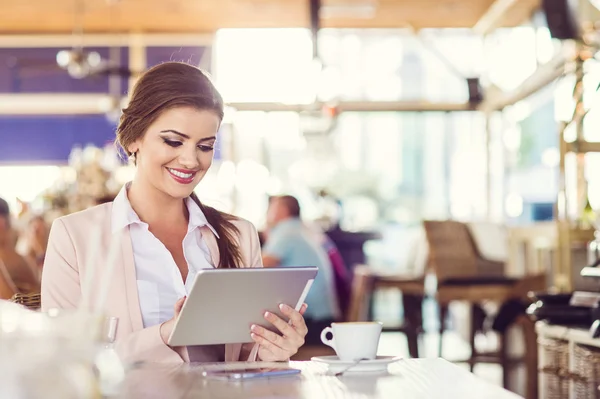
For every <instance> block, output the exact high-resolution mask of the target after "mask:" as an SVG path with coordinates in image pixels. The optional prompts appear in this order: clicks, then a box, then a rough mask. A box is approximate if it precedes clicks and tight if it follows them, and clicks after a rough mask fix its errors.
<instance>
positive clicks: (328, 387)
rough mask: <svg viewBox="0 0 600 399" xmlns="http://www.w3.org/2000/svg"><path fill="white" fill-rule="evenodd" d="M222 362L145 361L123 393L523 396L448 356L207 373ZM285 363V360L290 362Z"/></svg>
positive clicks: (431, 398)
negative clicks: (350, 369) (243, 375)
mask: <svg viewBox="0 0 600 399" xmlns="http://www.w3.org/2000/svg"><path fill="white" fill-rule="evenodd" d="M240 365H248V364H247V363H228V364H221V365H193V364H190V365H183V366H172V367H169V366H158V365H156V366H143V367H140V368H139V369H135V370H131V371H129V372H128V374H127V377H126V379H125V381H124V383H123V386H122V389H121V393H120V395H119V396H117V397H118V398H119V399H121V398H123V399H124V398H128V399H138V398H140V399H141V398H144V399H147V398H172V399H184V398H224V399H225V398H227V399H234V398H307V399H315V398H361V399H367V398H399V397H401V398H403V399H408V398H427V399H436V398H444V399H454V398H456V399H458V398H460V399H469V398H473V399H475V398H477V399H516V398H520V396H518V395H516V394H514V393H511V392H509V391H506V390H504V389H502V388H500V387H498V386H495V385H493V384H491V383H488V382H486V381H484V380H482V379H479V378H477V377H475V375H473V374H471V373H469V372H468V371H467V370H466V369H463V368H460V367H458V366H457V365H455V364H452V363H450V362H448V361H446V360H444V359H404V360H400V361H398V362H396V363H393V364H391V365H389V367H388V372H387V373H385V372H384V373H360V374H359V373H353V374H351V373H347V374H344V375H342V376H340V377H335V376H333V375H329V374H328V373H327V366H326V365H324V364H320V363H316V362H290V364H289V365H290V366H291V367H295V368H299V369H301V370H302V373H301V374H300V375H297V376H289V377H275V378H270V379H257V380H249V381H244V382H226V381H220V380H214V379H209V378H205V377H203V376H202V371H204V370H206V369H223V368H236V367H238V368H239V366H240ZM251 365H252V367H257V366H259V367H274V366H275V367H281V366H282V364H281V363H252V364H251ZM285 365H286V364H283V366H285Z"/></svg>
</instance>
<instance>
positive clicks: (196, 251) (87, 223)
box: [42, 62, 307, 362]
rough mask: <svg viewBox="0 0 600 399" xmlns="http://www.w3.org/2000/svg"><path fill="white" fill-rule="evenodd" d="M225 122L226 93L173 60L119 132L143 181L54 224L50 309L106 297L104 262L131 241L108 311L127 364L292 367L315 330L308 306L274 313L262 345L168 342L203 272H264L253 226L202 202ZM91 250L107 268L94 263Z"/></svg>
mask: <svg viewBox="0 0 600 399" xmlns="http://www.w3.org/2000/svg"><path fill="white" fill-rule="evenodd" d="M222 119H223V101H222V99H221V96H220V95H219V93H218V92H217V90H216V89H215V87H214V86H213V85H212V83H211V82H210V80H209V79H208V78H207V77H206V76H205V75H204V74H203V73H202V72H201V71H200V70H199V69H197V68H195V67H192V66H190V65H187V64H183V63H175V62H168V63H164V64H161V65H158V66H156V67H154V68H152V69H150V70H148V71H147V72H146V73H145V74H144V75H143V76H142V77H141V78H140V80H139V81H138V82H137V84H136V86H135V88H134V89H133V93H132V95H131V99H130V103H129V106H128V107H127V108H126V109H124V110H123V115H122V116H121V119H120V122H119V126H118V128H117V141H118V143H119V144H120V146H121V147H122V148H123V150H124V151H125V152H126V153H127V154H128V155H129V156H130V158H131V159H132V160H133V162H134V163H135V164H136V166H137V171H136V174H135V177H134V179H133V181H132V182H130V183H128V184H127V185H126V186H125V187H123V189H122V190H121V192H120V193H119V194H118V195H117V197H116V198H115V200H114V201H113V202H111V203H107V204H102V205H99V206H96V207H93V208H90V209H88V210H85V211H83V212H78V213H75V214H72V215H69V216H65V217H62V218H59V219H57V220H56V221H55V222H54V223H53V225H52V229H51V232H50V238H49V242H48V248H47V251H46V259H45V261H44V269H43V275H42V276H43V277H42V310H48V309H50V308H66V309H73V308H76V307H77V306H78V305H79V303H80V301H81V300H82V299H87V298H92V299H91V300H92V301H93V300H94V299H93V298H97V297H98V295H99V292H98V290H99V288H98V284H84V282H86V281H94V282H100V281H102V278H101V276H102V271H103V270H102V268H101V267H100V265H105V263H106V257H107V255H106V254H107V253H108V252H109V247H110V246H111V245H110V242H111V241H114V237H115V235H117V237H118V234H121V239H120V240H121V242H120V248H119V252H118V256H117V257H116V259H117V261H116V263H115V264H114V273H113V276H112V278H111V284H110V287H109V291H108V293H107V295H106V304H105V305H104V309H106V314H107V316H113V317H118V318H119V327H118V331H117V342H116V348H117V351H118V352H119V354H120V355H121V357H122V359H123V360H124V361H125V362H130V361H144V360H147V361H171V362H181V361H190V360H200V361H222V360H225V361H237V360H246V359H249V360H254V359H256V358H258V359H259V360H263V361H283V360H287V359H288V358H289V357H290V356H292V355H293V354H294V353H296V351H297V350H298V348H299V347H300V346H302V344H303V343H304V336H305V335H306V333H307V329H306V324H305V323H304V319H303V317H302V313H304V311H305V310H306V306H303V308H302V309H301V311H300V312H297V311H295V310H294V309H292V308H290V307H289V306H285V305H282V312H283V313H284V314H285V315H286V316H288V317H289V318H290V320H291V323H290V324H288V323H286V322H284V321H283V320H282V319H280V318H278V317H277V316H275V315H273V314H271V313H267V314H265V318H266V319H267V321H269V322H270V323H272V324H273V325H274V326H275V327H276V328H277V329H278V330H279V331H280V332H281V335H279V334H275V333H272V332H270V331H268V330H266V329H264V328H262V327H260V326H252V327H251V329H249V331H248V334H249V335H250V336H251V337H252V340H253V341H254V342H255V343H256V344H258V345H254V348H253V345H252V344H245V345H242V344H233V345H225V348H223V347H222V346H214V347H194V348H193V350H192V348H191V347H190V348H185V347H184V348H181V347H170V346H168V344H167V340H168V337H169V336H170V334H171V331H172V330H173V326H174V323H175V320H176V318H177V315H178V314H179V311H180V310H181V307H182V305H183V301H184V300H185V296H186V295H187V293H188V292H189V289H190V288H191V284H192V282H193V277H194V276H195V275H196V273H197V271H198V270H199V269H203V268H207V267H220V268H234V267H262V261H261V253H260V246H259V242H258V235H257V232H256V229H255V228H254V226H253V225H252V224H251V223H249V222H248V221H245V220H243V219H239V218H236V217H234V216H231V215H227V214H224V213H221V212H218V211H216V210H215V209H213V208H210V207H208V206H206V205H203V204H202V203H200V201H199V200H198V198H197V197H196V196H195V194H194V193H193V189H194V188H195V187H196V186H197V185H198V183H199V182H200V181H201V180H202V178H203V177H204V175H205V174H206V172H207V170H208V168H209V167H210V166H211V163H212V159H213V151H214V146H215V141H216V135H217V131H218V130H219V126H220V124H221V121H222ZM94 226H98V228H99V229H100V231H101V234H100V235H101V244H100V248H99V250H98V251H95V250H94V249H93V248H91V244H90V243H89V242H88V241H90V240H89V238H87V237H88V236H89V235H90V233H91V232H92V233H93V228H94ZM93 253H97V255H98V256H97V257H96V258H97V259H94V260H96V262H97V263H96V264H97V265H98V267H90V266H89V265H88V263H91V261H90V260H88V258H94V256H93V255H91V254H93ZM87 273H91V274H92V275H91V276H90V275H87ZM88 286H92V287H89V292H82V290H84V291H85V290H86V288H85V287H88ZM226 288H227V287H223V289H224V290H226ZM231 295H235V293H231ZM239 299H240V300H243V298H239ZM92 303H93V302H92ZM250 330H251V331H250Z"/></svg>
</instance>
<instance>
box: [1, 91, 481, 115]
mask: <svg viewBox="0 0 600 399" xmlns="http://www.w3.org/2000/svg"><path fill="white" fill-rule="evenodd" d="M113 101H114V100H113V99H112V98H111V97H110V96H109V95H108V94H0V115H82V114H104V113H106V112H108V111H109V110H110V108H111V104H113ZM125 101H126V100H125ZM125 101H123V102H122V104H124V103H125ZM227 106H228V107H231V108H233V109H235V110H237V111H265V112H274V111H291V112H302V111H314V110H315V105H314V104H283V103H277V102H269V103H265V102H263V103H248V102H246V103H235V102H233V103H228V104H227ZM316 109H319V107H318V105H317V108H316ZM337 109H338V111H339V112H453V111H472V110H473V109H472V108H471V107H470V105H469V104H468V103H437V102H436V103H433V102H427V101H341V102H340V103H339V104H338V107H337Z"/></svg>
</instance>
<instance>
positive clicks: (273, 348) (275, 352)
mask: <svg viewBox="0 0 600 399" xmlns="http://www.w3.org/2000/svg"><path fill="white" fill-rule="evenodd" d="M250 337H251V338H252V340H253V341H254V342H256V343H257V344H259V345H260V347H261V353H260V360H262V361H266V362H268V361H282V360H285V359H288V358H289V357H290V354H289V353H288V351H286V350H283V349H282V348H280V347H278V346H277V345H275V344H274V343H273V342H271V341H269V340H267V339H266V338H264V337H262V336H260V335H258V334H255V333H251V334H250ZM265 351H266V352H267V353H265ZM294 353H296V351H294Z"/></svg>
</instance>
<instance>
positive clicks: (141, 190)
mask: <svg viewBox="0 0 600 399" xmlns="http://www.w3.org/2000/svg"><path fill="white" fill-rule="evenodd" d="M127 198H128V199H129V203H130V204H131V207H132V208H133V210H134V211H135V213H136V214H137V215H138V217H139V218H140V220H141V221H142V222H145V223H148V224H149V225H153V224H157V223H159V224H160V223H164V222H165V221H168V222H169V223H174V224H179V223H182V224H183V223H185V224H187V221H188V217H189V215H188V211H187V207H186V206H185V202H184V201H182V200H181V199H177V198H173V197H171V196H169V195H167V194H165V193H163V192H161V191H160V190H158V189H156V188H154V187H152V186H151V185H149V184H146V183H144V182H141V181H139V180H138V179H134V180H133V181H132V182H131V185H130V186H129V190H128V191H127Z"/></svg>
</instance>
